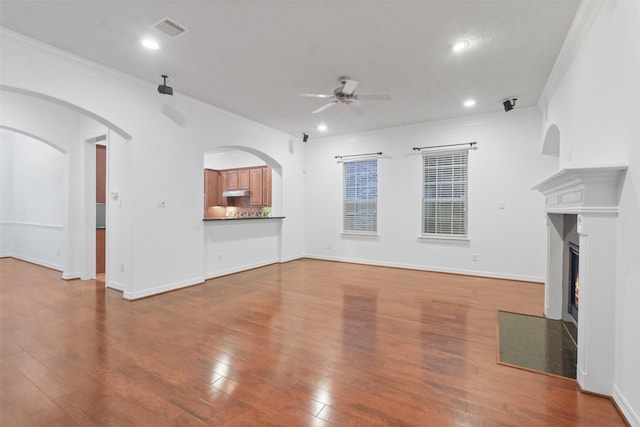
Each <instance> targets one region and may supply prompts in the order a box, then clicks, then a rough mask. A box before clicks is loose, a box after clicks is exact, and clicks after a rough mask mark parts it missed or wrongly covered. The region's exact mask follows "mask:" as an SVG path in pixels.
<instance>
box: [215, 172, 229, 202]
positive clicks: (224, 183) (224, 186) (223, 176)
mask: <svg viewBox="0 0 640 427" xmlns="http://www.w3.org/2000/svg"><path fill="white" fill-rule="evenodd" d="M228 189H229V173H228V172H226V171H222V172H220V177H219V180H218V204H219V205H220V206H227V198H226V197H224V196H223V195H222V193H223V192H224V191H227V190H228Z"/></svg>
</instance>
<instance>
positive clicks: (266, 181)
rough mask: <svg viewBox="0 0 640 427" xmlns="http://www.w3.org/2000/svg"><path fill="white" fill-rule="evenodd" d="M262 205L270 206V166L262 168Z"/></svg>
mask: <svg viewBox="0 0 640 427" xmlns="http://www.w3.org/2000/svg"><path fill="white" fill-rule="evenodd" d="M262 206H271V167H270V166H267V167H265V168H264V169H263V170H262Z"/></svg>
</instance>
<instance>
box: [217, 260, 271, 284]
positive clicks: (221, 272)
mask: <svg viewBox="0 0 640 427" xmlns="http://www.w3.org/2000/svg"><path fill="white" fill-rule="evenodd" d="M280 262H282V261H279V260H277V259H271V260H266V261H260V262H256V263H253V264H245V265H242V266H239V267H233V268H227V269H225V270H218V271H216V272H213V273H207V274H206V276H205V279H207V280H209V279H213V278H216V277H221V276H226V275H228V274H234V273H240V272H241V271H246V270H251V269H253V268H258V267H264V266H265V265H271V264H277V263H280Z"/></svg>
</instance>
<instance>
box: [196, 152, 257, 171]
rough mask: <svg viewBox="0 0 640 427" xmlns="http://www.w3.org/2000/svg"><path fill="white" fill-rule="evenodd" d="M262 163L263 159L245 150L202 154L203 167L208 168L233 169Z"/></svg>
mask: <svg viewBox="0 0 640 427" xmlns="http://www.w3.org/2000/svg"><path fill="white" fill-rule="evenodd" d="M262 165H266V163H265V162H264V160H262V159H260V158H259V157H256V156H254V155H253V154H251V153H247V152H246V151H239V150H225V151H213V152H208V153H206V154H205V156H204V167H205V168H208V169H234V168H244V167H248V166H262Z"/></svg>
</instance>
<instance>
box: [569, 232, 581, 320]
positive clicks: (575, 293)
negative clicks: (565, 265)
mask: <svg viewBox="0 0 640 427" xmlns="http://www.w3.org/2000/svg"><path fill="white" fill-rule="evenodd" d="M579 296H580V247H579V246H578V245H576V244H574V243H569V295H568V298H567V301H568V303H569V304H568V306H567V313H568V314H569V316H571V317H572V318H573V320H574V321H575V322H576V323H577V322H578V303H579Z"/></svg>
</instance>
